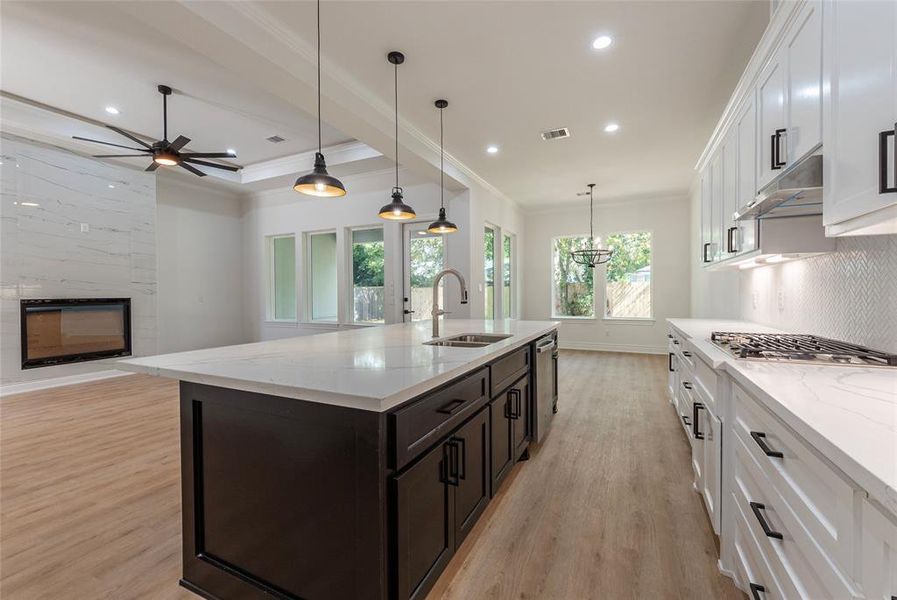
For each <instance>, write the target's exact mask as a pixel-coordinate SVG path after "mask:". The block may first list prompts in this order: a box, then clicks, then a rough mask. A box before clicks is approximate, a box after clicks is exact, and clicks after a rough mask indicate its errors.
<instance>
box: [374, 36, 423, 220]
mask: <svg viewBox="0 0 897 600" xmlns="http://www.w3.org/2000/svg"><path fill="white" fill-rule="evenodd" d="M386 60H388V61H389V62H390V64H392V65H393V67H395V100H396V186H395V187H394V188H392V202H390V203H389V204H387V205H386V206H384V207H383V208H381V209H380V218H381V219H386V220H388V221H407V220H408V219H413V218H414V217H416V216H417V213H415V212H414V209H413V208H411V207H410V206H408V205H407V204H405V201H404V200H403V198H402V188H401V187H399V65H400V64H402V63H403V62H405V55H404V54H402V53H401V52H396V51H392V52H390V53H389V54H387V55H386Z"/></svg>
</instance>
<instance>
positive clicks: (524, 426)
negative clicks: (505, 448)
mask: <svg viewBox="0 0 897 600" xmlns="http://www.w3.org/2000/svg"><path fill="white" fill-rule="evenodd" d="M508 393H509V394H510V395H511V401H512V405H511V408H512V411H511V421H512V426H513V428H514V458H515V459H516V458H517V457H518V456H520V453H521V452H523V450H524V449H525V448H526V445H527V443H528V442H529V439H530V431H531V427H530V419H531V418H532V411H531V410H530V397H529V383H527V379H526V378H524V379H522V380H520V381H518V382H517V383H516V384H515V385H514V387H512V388H511V389H510V390H509V391H508Z"/></svg>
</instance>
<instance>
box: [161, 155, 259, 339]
mask: <svg viewBox="0 0 897 600" xmlns="http://www.w3.org/2000/svg"><path fill="white" fill-rule="evenodd" d="M241 219H242V207H241V204H240V197H239V196H238V195H237V194H235V193H230V192H228V191H224V190H221V189H220V188H215V187H212V186H210V185H209V184H208V183H206V182H205V181H202V180H198V181H197V182H195V183H194V182H187V181H185V180H184V179H183V178H179V177H175V176H172V175H170V174H166V173H164V172H161V173H159V174H158V175H157V179H156V227H157V228H156V240H157V247H158V261H159V289H158V291H159V293H158V310H159V352H160V353H162V352H177V351H180V350H194V349H197V348H209V347H214V346H225V345H228V344H239V343H241V342H244V341H246V335H245V333H244V330H243V325H244V319H243V292H242V287H243V276H242V275H243V256H242V245H241V242H242V229H243V228H242V220H241Z"/></svg>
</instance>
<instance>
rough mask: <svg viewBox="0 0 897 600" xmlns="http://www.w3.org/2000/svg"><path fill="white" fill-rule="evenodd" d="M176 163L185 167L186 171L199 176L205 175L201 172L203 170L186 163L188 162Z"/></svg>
mask: <svg viewBox="0 0 897 600" xmlns="http://www.w3.org/2000/svg"><path fill="white" fill-rule="evenodd" d="M178 165H179V166H181V167H183V168H184V169H187V170H188V171H190V172H191V173H193V174H194V175H199V176H200V177H205V176H206V174H205V173H203V172H202V171H200V170H199V169H196V168H193V167H191V166H190V165H188V164H187V163H185V162H180V163H178Z"/></svg>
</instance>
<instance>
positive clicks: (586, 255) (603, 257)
mask: <svg viewBox="0 0 897 600" xmlns="http://www.w3.org/2000/svg"><path fill="white" fill-rule="evenodd" d="M594 188H595V184H594V183H590V184H589V247H588V248H586V249H583V250H574V251H573V252H571V253H570V256H571V257H572V258H573V262H575V263H577V264H580V265H585V266H587V267H589V268H590V269H594V268H595V265H603V264H604V263H606V262H607V261H609V260H610V258H611V256H613V255H614V249H613V248H596V247H595V235H594V232H593V227H592V224H593V221H594V210H593V208H592V204H593V203H594V201H595V196H594V194H593V191H594ZM581 195H583V196H584V195H585V194H584V193H583V194H581Z"/></svg>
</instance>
